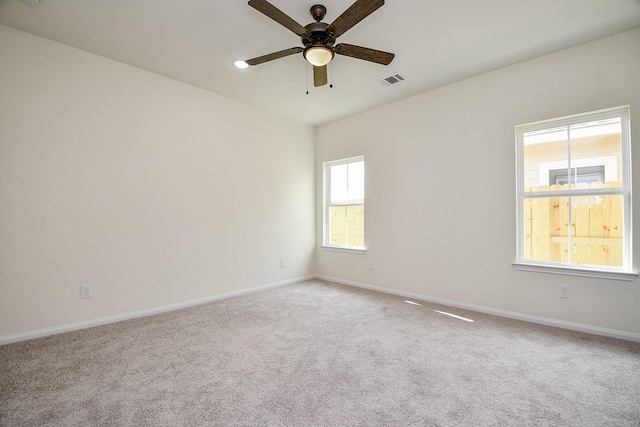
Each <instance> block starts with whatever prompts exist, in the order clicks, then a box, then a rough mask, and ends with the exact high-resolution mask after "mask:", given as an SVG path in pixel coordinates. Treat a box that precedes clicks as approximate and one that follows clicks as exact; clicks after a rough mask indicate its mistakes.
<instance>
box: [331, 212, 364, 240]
mask: <svg viewBox="0 0 640 427" xmlns="http://www.w3.org/2000/svg"><path fill="white" fill-rule="evenodd" d="M329 215H330V224H329V227H330V230H331V233H330V242H329V243H330V244H331V245H339V246H354V247H364V205H351V206H332V207H330V208H329Z"/></svg>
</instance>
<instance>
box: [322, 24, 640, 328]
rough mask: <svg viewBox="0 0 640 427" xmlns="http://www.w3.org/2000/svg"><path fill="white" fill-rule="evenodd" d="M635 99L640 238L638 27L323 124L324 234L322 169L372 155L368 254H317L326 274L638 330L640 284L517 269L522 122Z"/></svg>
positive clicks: (639, 249)
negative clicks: (370, 264)
mask: <svg viewBox="0 0 640 427" xmlns="http://www.w3.org/2000/svg"><path fill="white" fill-rule="evenodd" d="M424 72H429V70H424ZM388 89H389V90H393V87H389V88H388ZM627 104H630V105H631V113H632V117H631V124H632V146H633V150H634V152H633V157H634V158H633V160H634V164H635V165H636V169H635V171H634V172H636V173H635V176H634V184H635V185H634V187H635V188H636V189H637V190H638V191H637V192H638V194H636V197H635V200H634V212H635V215H634V222H635V227H636V230H638V229H640V221H639V219H640V170H638V168H637V165H640V143H639V142H640V131H639V130H638V129H639V127H640V29H636V30H633V31H630V32H626V33H622V34H619V35H616V36H613V37H609V38H606V39H602V40H599V41H596V42H593V43H588V44H585V45H581V46H577V47H575V48H572V49H568V50H564V51H561V52H557V53H555V54H551V55H547V56H544V57H540V58H538V59H535V60H531V61H527V62H524V63H520V64H517V65H514V66H511V67H508V68H504V69H500V70H497V71H494V72H491V73H488V74H485V75H481V76H478V77H475V78H472V79H468V80H465V81H462V82H459V83H456V84H452V85H449V86H446V87H443V88H440V89H437V90H433V91H430V92H427V93H424V94H422V95H419V96H415V97H413V98H410V99H406V100H403V101H399V102H396V103H394V104H391V105H387V106H384V107H381V108H378V109H375V110H371V111H368V112H365V113H361V114H358V115H355V116H351V117H348V118H345V119H342V120H339V121H336V122H332V123H329V124H326V125H323V126H320V127H319V128H317V130H316V193H317V195H316V204H317V207H316V213H317V217H318V220H317V223H316V238H317V239H318V242H321V241H322V200H321V194H322V179H321V177H322V162H325V161H328V160H335V159H340V158H345V157H351V156H357V155H364V156H365V160H366V213H365V235H366V246H367V251H366V254H365V255H355V254H345V253H339V252H331V251H326V250H321V249H319V250H318V255H317V260H318V271H319V273H320V274H321V275H322V276H325V277H333V278H339V279H340V280H343V281H345V282H353V283H356V284H360V285H368V286H375V287H381V288H385V289H388V290H390V291H394V292H405V293H412V294H418V295H422V296H425V297H430V298H439V299H445V300H449V301H455V302H458V303H462V304H470V305H474V306H477V307H486V308H491V309H496V310H503V311H508V312H514V313H521V314H524V315H528V316H537V317H540V318H546V319H556V320H558V321H561V322H572V323H577V324H584V325H590V326H593V327H596V328H604V329H611V330H614V331H624V332H628V333H631V334H632V335H633V334H638V333H640V309H639V307H640V280H639V279H636V280H635V281H634V282H623V281H611V280H600V279H592V278H577V277H570V276H563V275H551V274H542V273H531V272H519V271H515V270H514V269H513V267H512V265H511V263H512V262H513V261H514V260H515V241H516V235H515V229H516V225H515V220H516V214H515V143H514V126H515V125H518V124H523V123H529V122H533V121H538V120H543V119H550V118H554V117H560V116H565V115H570V114H576V113H581V112H587V111H592V110H597V109H602V108H607V107H614V106H619V105H627ZM638 236H640V233H636V234H635V239H634V246H635V248H636V252H635V256H634V266H635V271H637V270H638V269H639V268H640V239H639V238H638ZM368 260H372V261H374V265H375V269H374V270H373V271H369V270H367V261H368ZM560 284H569V285H571V287H572V288H571V299H561V298H559V297H558V292H559V285H560Z"/></svg>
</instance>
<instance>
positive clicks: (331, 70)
mask: <svg viewBox="0 0 640 427" xmlns="http://www.w3.org/2000/svg"><path fill="white" fill-rule="evenodd" d="M329 75H330V76H331V83H329V88H330V89H333V62H331V63H330V64H329Z"/></svg>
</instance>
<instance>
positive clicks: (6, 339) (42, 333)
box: [0, 276, 316, 345]
mask: <svg viewBox="0 0 640 427" xmlns="http://www.w3.org/2000/svg"><path fill="white" fill-rule="evenodd" d="M315 277H316V276H306V277H298V278H296V279H290V280H285V281H282V282H277V283H270V284H267V285H261V286H255V287H252V288H248V289H242V290H239V291H233V292H227V293H224V294H219V295H212V296H210V297H205V298H198V299H194V300H189V301H183V302H179V303H176V304H169V305H164V306H161V307H154V308H149V309H146V310H140V311H134V312H131V313H124V314H118V315H115V316H107V317H101V318H99V319H92V320H86V321H83V322H76V323H69V324H66V325H60V326H54V327H51V328H44V329H38V330H35V331H28V332H22V333H19V334H12V335H5V336H2V337H0V345H5V344H11V343H14V342H19V341H26V340H30V339H34V338H41V337H46V336H49V335H56V334H61V333H64V332H71V331H77V330H80V329H86V328H92V327H94V326H100V325H107V324H109V323H116V322H122V321H123V320H130V319H136V318H138V317H145V316H151V315H154V314H159V313H165V312H167V311H174V310H180V309H182V308H187V307H192V306H195V305H200V304H206V303H208V302H213V301H218V300H222V299H226V298H233V297H238V296H241V295H247V294H252V293H254V292H260V291H265V290H267V289H274V288H278V287H281V286H286V285H291V284H294V283H299V282H303V281H305V280H310V279H314V278H315Z"/></svg>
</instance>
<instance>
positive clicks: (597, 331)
mask: <svg viewBox="0 0 640 427" xmlns="http://www.w3.org/2000/svg"><path fill="white" fill-rule="evenodd" d="M311 279H321V280H326V281H329V282H334V283H339V284H342V285H347V286H353V287H357V288H363V289H368V290H372V291H376V292H381V293H385V294H390V295H396V296H400V297H404V298H411V299H415V300H418V301H426V302H431V303H434V304H441V305H446V306H449V307H457V308H462V309H464V310H469V311H476V312H479V313H486V314H491V315H494V316H500V317H506V318H509V319H515V320H522V321H525V322H531V323H537V324H541V325H546V326H553V327H557V328H562V329H569V330H572V331H578V332H585V333H588V334H594V335H601V336H605V337H611V338H618V339H623V340H627V341H635V342H640V334H636V333H633V332H626V331H618V330H615V329H607V328H601V327H598V326H590V325H584V324H581V323H573V322H566V321H563V320H556V319H549V318H546V317H540V316H533V315H529V314H524V313H517V312H513V311H507V310H500V309H497V308H491V307H484V306H480V305H474V304H467V303H462V302H457V301H452V300H447V299H442V298H434V297H429V296H427V295H421V294H415V293H412V292H404V291H399V290H395V289H388V288H383V287H380V286H373V285H368V284H365V283H360V282H354V281H351V280H343V279H339V278H337V277H329V276H322V275H312V276H306V277H299V278H296V279H290V280H285V281H282V282H276V283H270V284H267V285H261V286H255V287H252V288H248V289H242V290H239V291H234V292H227V293H224V294H219V295H213V296H210V297H205V298H199V299H195V300H190V301H183V302H180V303H176V304H170V305H165V306H161V307H155V308H150V309H146V310H140V311H134V312H131V313H125V314H119V315H115V316H108V317H102V318H99V319H92V320H86V321H83V322H76V323H69V324H66V325H60V326H54V327H51V328H44V329H38V330H35V331H28V332H22V333H18V334H12V335H5V336H1V337H0V345H5V344H11V343H14V342H19V341H26V340H30V339H34V338H41V337H45V336H49V335H56V334H61V333H64V332H71V331H77V330H80V329H86V328H92V327H94V326H100V325H107V324H109V323H115V322H121V321H124V320H130V319H136V318H138V317H145V316H151V315H154V314H159V313H164V312H168V311H174V310H179V309H182V308H187V307H192V306H195V305H200V304H206V303H208V302H213V301H218V300H222V299H226V298H233V297H237V296H241V295H247V294H251V293H254V292H260V291H265V290H267V289H274V288H278V287H281V286H286V285H291V284H294V283H299V282H303V281H305V280H311Z"/></svg>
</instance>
